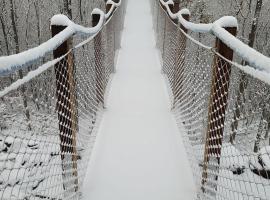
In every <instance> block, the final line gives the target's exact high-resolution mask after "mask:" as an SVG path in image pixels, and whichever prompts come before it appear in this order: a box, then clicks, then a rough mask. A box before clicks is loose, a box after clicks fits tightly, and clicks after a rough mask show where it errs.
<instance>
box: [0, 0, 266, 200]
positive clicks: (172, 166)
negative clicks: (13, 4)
mask: <svg viewBox="0 0 270 200" xmlns="http://www.w3.org/2000/svg"><path fill="white" fill-rule="evenodd" d="M181 7H182V6H181V5H179V4H177V3H173V1H170V0H169V1H166V2H165V1H163V0H149V1H145V0H136V1H133V0H129V1H127V0H120V1H112V0H109V1H107V3H106V8H104V9H103V10H105V11H104V12H103V11H101V10H99V9H94V10H93V12H92V19H89V20H91V22H92V27H90V28H87V27H83V26H80V25H78V24H75V23H74V22H72V21H71V20H70V19H68V18H67V17H66V16H64V15H55V16H54V17H53V18H52V19H51V32H52V38H51V39H50V40H48V41H47V42H45V43H43V44H41V45H40V46H38V47H35V48H32V49H29V50H27V51H24V52H21V53H19V54H15V55H11V56H3V57H0V80H2V81H3V83H6V81H5V80H9V79H10V78H12V80H13V82H12V83H10V84H7V85H6V84H1V85H0V114H1V119H0V198H1V199H55V200H60V199H85V200H87V199H93V200H105V199H117V200H121V199H123V200H124V199H125V200H126V199H128V200H133V199H134V200H135V199H136V200H137V199H147V200H149V199H155V200H167V199H169V200H174V199H175V200H176V199H228V200H231V199H262V200H267V199H269V198H270V180H269V179H270V146H269V145H270V144H269V142H270V138H269V136H270V135H269V131H270V118H269V116H270V115H269V113H270V107H269V105H270V104H269V103H270V102H269V97H270V87H269V84H270V78H269V77H270V76H269V73H270V69H269V65H270V58H268V57H266V56H264V55H262V54H260V53H259V52H257V51H256V50H254V49H252V48H250V47H249V46H247V45H245V44H244V43H242V42H241V41H240V40H239V39H238V38H237V28H238V25H237V20H236V19H235V18H234V17H223V18H221V19H219V20H217V21H215V22H213V23H210V24H196V23H193V22H191V19H192V14H191V13H190V11H189V10H188V9H181V10H180V8H181ZM4 81H5V82H4ZM0 83H2V82H0Z"/></svg>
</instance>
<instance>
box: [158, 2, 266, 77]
mask: <svg viewBox="0 0 270 200" xmlns="http://www.w3.org/2000/svg"><path fill="white" fill-rule="evenodd" d="M159 1H160V3H161V4H162V5H163V6H164V7H165V8H166V11H167V13H168V15H169V16H170V17H171V18H172V19H178V21H179V23H181V25H183V26H184V27H185V28H186V29H188V30H191V31H193V32H199V33H211V34H213V35H214V36H216V37H217V38H219V39H220V40H221V41H222V42H224V43H225V44H226V45H227V46H228V47H230V48H231V49H232V50H233V51H235V52H236V53H237V54H238V55H239V56H240V57H242V58H243V59H244V60H245V61H247V62H248V63H249V65H251V66H253V67H255V68H256V69H258V70H261V71H266V72H268V73H270V58H269V57H267V56H265V55H263V54H261V53H260V52H258V51H256V50H255V49H253V48H251V47H250V46H248V45H246V44H245V43H243V42H242V41H240V40H239V39H237V38H236V37H234V36H233V35H232V34H230V33H229V32H228V31H227V30H225V29H224V27H237V28H238V22H237V19H236V18H235V17H232V16H225V17H222V18H220V19H218V20H217V21H215V22H214V23H209V24H195V23H192V22H189V21H187V20H185V19H184V18H183V16H182V15H184V14H187V15H190V12H189V10H188V9H186V8H185V9H182V10H180V11H179V12H178V13H175V14H173V13H172V12H171V9H170V7H169V5H174V3H173V1H172V0H168V1H167V2H164V0H159Z"/></svg>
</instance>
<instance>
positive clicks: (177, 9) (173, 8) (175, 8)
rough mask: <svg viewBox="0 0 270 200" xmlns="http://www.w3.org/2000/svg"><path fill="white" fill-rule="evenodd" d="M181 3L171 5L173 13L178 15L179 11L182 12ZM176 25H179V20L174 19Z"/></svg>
mask: <svg viewBox="0 0 270 200" xmlns="http://www.w3.org/2000/svg"><path fill="white" fill-rule="evenodd" d="M179 6H180V5H179V2H174V4H173V5H172V4H169V8H170V10H171V12H172V13H174V14H175V13H177V12H178V11H179V10H180V7H179ZM172 20H173V22H174V23H176V24H177V23H178V19H172Z"/></svg>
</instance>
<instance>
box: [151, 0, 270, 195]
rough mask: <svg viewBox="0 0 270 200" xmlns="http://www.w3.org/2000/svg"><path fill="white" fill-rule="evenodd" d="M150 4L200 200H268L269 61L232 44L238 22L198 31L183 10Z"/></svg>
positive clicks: (204, 25)
mask: <svg viewBox="0 0 270 200" xmlns="http://www.w3.org/2000/svg"><path fill="white" fill-rule="evenodd" d="M151 2H152V14H153V22H154V29H155V32H156V38H157V47H158V49H159V50H160V54H161V61H162V63H163V67H162V72H163V73H164V76H165V78H166V79H167V81H168V86H169V87H168V88H169V90H170V93H171V99H172V110H173V113H174V115H175V118H176V121H177V123H178V126H179V129H180V132H181V134H182V135H183V138H184V143H185V146H186V151H187V155H188V157H189V159H190V165H191V167H192V171H193V174H194V180H195V183H196V186H197V190H198V195H197V197H198V199H228V200H232V199H264V200H266V199H270V135H269V132H270V107H269V105H270V104H269V103H270V102H269V97H270V85H269V84H270V82H269V77H270V76H269V70H268V68H269V66H268V68H267V65H268V64H269V63H270V62H269V59H268V58H265V57H264V56H263V55H261V54H259V53H258V52H255V51H253V50H252V49H251V48H249V47H247V46H244V45H243V44H242V43H240V42H239V41H238V40H237V39H236V38H235V37H233V35H236V30H237V28H236V25H235V23H233V24H231V25H229V27H226V26H223V25H221V26H220V27H218V26H217V23H213V24H209V25H207V24H199V25H195V24H192V23H189V22H188V19H189V15H190V13H189V12H188V11H187V10H181V11H179V12H178V13H177V11H178V10H179V7H177V6H179V4H178V5H177V4H172V2H171V1H167V2H164V1H162V0H160V1H159V0H157V1H154V0H153V1H151ZM227 24H230V23H229V22H228V23H227ZM219 28H221V29H223V30H222V31H225V29H226V32H230V35H229V37H225V36H224V34H217V32H218V31H219V33H220V29H219ZM211 29H212V31H211V33H212V34H210V33H209V31H210V30H211ZM213 30H214V31H213ZM187 32H188V34H187ZM222 33H223V32H222ZM226 34H227V33H226ZM231 39H233V41H232V42H231ZM202 41H203V43H204V44H202ZM214 41H215V43H213V42H214ZM231 43H232V44H231ZM205 44H207V45H211V44H212V45H211V46H207V45H205ZM213 44H214V45H213ZM212 46H213V47H212ZM242 47H245V48H242ZM250 52H253V54H250ZM233 54H235V55H234V56H233ZM260 58H261V59H260ZM259 61H260V63H258V62H259ZM261 61H262V62H261ZM238 63H241V64H238Z"/></svg>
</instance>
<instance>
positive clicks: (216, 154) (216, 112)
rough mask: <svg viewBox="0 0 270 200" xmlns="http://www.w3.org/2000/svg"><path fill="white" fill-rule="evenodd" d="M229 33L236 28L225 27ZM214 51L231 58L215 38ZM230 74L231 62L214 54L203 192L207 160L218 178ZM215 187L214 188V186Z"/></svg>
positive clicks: (226, 48)
mask: <svg viewBox="0 0 270 200" xmlns="http://www.w3.org/2000/svg"><path fill="white" fill-rule="evenodd" d="M225 29H226V30H227V31H228V32H229V33H231V34H232V35H234V36H236V34H237V28H236V27H230V28H225ZM216 51H217V53H219V54H220V55H221V56H223V57H224V58H226V59H227V60H230V61H232V60H233V53H234V52H233V50H232V49H230V48H229V47H228V46H227V45H226V44H224V43H223V42H222V41H221V40H220V39H218V38H217V39H216ZM230 74H231V64H230V63H228V62H227V61H225V60H224V59H222V58H220V56H218V55H215V57H214V65H213V73H212V87H211V97H210V102H209V111H208V128H207V135H206V139H205V152H204V163H203V174H202V190H203V192H205V184H207V178H208V177H209V174H208V172H207V171H208V168H209V166H208V165H209V161H210V160H211V162H216V163H215V164H213V165H212V168H214V169H212V168H211V171H216V172H215V174H216V175H215V177H214V179H215V181H217V179H218V173H219V165H220V157H221V150H222V142H223V131H224V124H225V114H226V109H227V105H228V92H229V83H230ZM215 189H216V188H215Z"/></svg>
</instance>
